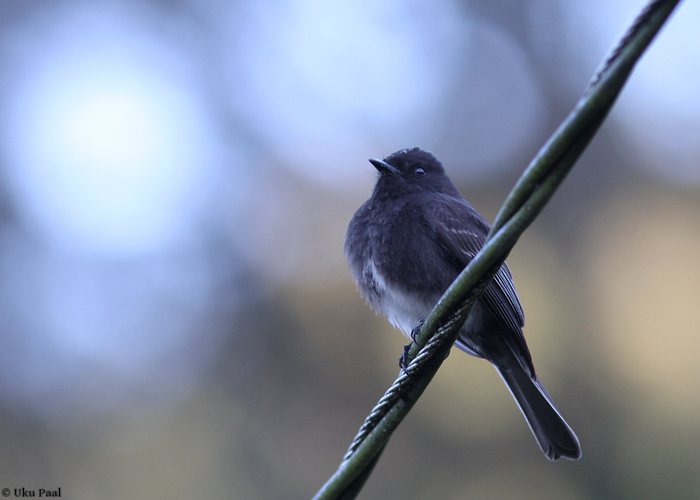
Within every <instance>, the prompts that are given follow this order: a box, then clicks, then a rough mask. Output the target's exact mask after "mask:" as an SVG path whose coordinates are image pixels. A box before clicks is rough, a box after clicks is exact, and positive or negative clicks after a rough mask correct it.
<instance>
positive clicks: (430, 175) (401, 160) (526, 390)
mask: <svg viewBox="0 0 700 500" xmlns="http://www.w3.org/2000/svg"><path fill="white" fill-rule="evenodd" d="M369 161H370V163H372V165H374V166H375V167H376V169H377V170H378V171H379V178H378V179H377V184H376V186H375V187H374V191H373V193H372V196H371V197H370V198H369V200H367V201H366V202H365V203H364V204H363V205H362V206H361V207H360V209H359V210H358V211H357V212H356V213H355V216H354V217H353V218H352V220H351V221H350V225H349V226H348V230H347V234H346V237H345V253H346V254H347V257H348V262H349V264H350V271H351V272H352V275H353V278H354V279H355V283H357V287H358V288H359V289H360V291H361V292H362V294H363V295H364V296H365V298H366V299H367V302H368V303H369V305H370V306H372V308H373V309H374V310H376V311H379V312H381V313H382V314H384V315H385V316H386V317H387V319H388V320H389V321H390V322H391V323H392V324H393V325H394V326H395V327H398V328H400V329H401V330H402V331H403V332H404V333H405V334H406V335H409V334H410V333H411V331H412V330H413V329H414V328H415V327H416V326H417V325H419V324H420V322H421V321H422V320H423V319H425V318H426V317H427V316H428V314H429V313H430V311H431V310H432V308H433V307H434V306H435V304H436V303H437V301H438V300H439V299H440V297H441V296H442V294H443V293H444V292H445V290H447V288H448V286H449V285H450V284H451V283H452V281H454V279H455V278H456V277H457V275H458V274H459V273H460V272H461V271H462V270H463V269H464V267H465V266H466V265H467V264H468V263H469V261H471V259H472V258H474V255H476V253H477V252H478V251H479V249H480V248H481V247H482V245H483V244H484V241H485V239H486V235H487V234H488V232H489V229H490V226H489V224H488V222H486V220H485V219H484V218H483V217H482V216H481V215H480V214H479V213H478V212H477V211H476V210H475V209H474V208H473V207H472V206H471V205H470V204H469V202H468V201H467V200H465V199H464V198H463V197H462V195H461V194H460V193H459V191H458V190H457V188H456V187H455V185H454V184H453V183H452V181H451V180H450V179H449V178H448V177H447V174H445V170H444V169H443V167H442V164H441V163H440V162H439V161H438V160H437V158H435V157H434V156H433V155H432V154H430V153H428V152H426V151H423V150H421V149H419V148H413V149H404V150H401V151H397V152H396V153H394V154H392V155H390V156H387V157H386V158H385V159H384V160H374V159H372V160H369ZM524 322H525V318H524V316H523V310H522V307H521V306H520V301H519V300H518V294H517V293H516V291H515V286H514V285H513V277H512V276H511V274H510V270H509V269H508V266H507V265H506V264H505V263H504V264H503V265H502V266H501V268H500V269H499V271H498V273H497V274H496V277H495V278H494V280H493V282H492V283H491V284H490V285H489V286H488V287H487V288H486V290H485V292H484V294H483V295H482V297H481V299H479V301H478V302H477V303H476V305H475V306H474V308H473V309H472V312H471V314H470V315H469V318H468V319H467V322H466V324H465V325H464V328H463V329H462V331H461V333H460V335H459V337H458V338H457V341H456V342H455V345H456V346H457V347H458V348H460V349H461V350H462V351H464V352H466V353H468V354H471V355H473V356H476V357H479V358H484V359H486V360H487V361H490V362H491V363H493V365H494V366H495V367H496V369H497V370H498V373H500V375H501V377H502V378H503V380H504V381H505V383H506V385H507V386H508V388H509V389H510V392H511V393H512V394H513V397H514V398H515V401H516V402H517V403H518V406H520V410H521V411H522V412H523V415H525V419H526V420H527V423H528V425H529V426H530V429H531V430H532V433H533V434H534V435H535V439H537V442H538V444H539V445H540V448H542V451H543V452H544V454H545V455H546V456H547V458H548V459H550V460H554V461H556V460H558V459H559V457H564V458H567V459H570V460H577V459H578V458H580V457H581V448H580V446H579V442H578V438H577V437H576V434H574V432H573V431H572V430H571V428H570V427H569V426H568V425H567V423H566V422H565V421H564V419H563V418H562V416H561V415H560V414H559V411H558V410H557V409H556V407H555V406H554V403H553V402H552V399H551V398H550V396H549V394H548V393H547V391H546V389H545V388H544V386H543V385H542V382H540V379H539V378H538V377H537V375H535V367H534V366H533V364H532V358H531V357H530V351H529V350H528V348H527V344H526V343H525V337H524V336H523V332H522V326H523V324H524Z"/></svg>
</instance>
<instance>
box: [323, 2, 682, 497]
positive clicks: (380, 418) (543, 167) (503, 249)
mask: <svg viewBox="0 0 700 500" xmlns="http://www.w3.org/2000/svg"><path fill="white" fill-rule="evenodd" d="M679 1H680V0H655V1H652V2H650V3H649V4H648V5H647V6H646V7H645V8H644V9H643V10H642V12H641V13H640V14H639V16H638V17H637V18H636V19H635V21H634V22H633V24H632V26H630V28H629V29H628V30H627V32H626V33H625V35H624V36H623V37H622V39H621V40H620V42H619V43H618V45H617V46H616V48H615V49H614V50H613V51H612V52H611V54H610V55H609V56H608V57H607V58H606V59H605V61H604V62H603V64H602V65H601V67H600V68H599V69H598V71H596V73H595V75H594V77H593V79H592V80H591V82H590V84H589V85H588V87H587V88H586V90H585V91H584V93H583V95H582V97H581V99H580V100H579V101H578V103H577V104H576V106H575V107H574V109H573V110H572V111H571V113H570V114H569V116H568V117H567V118H566V119H565V120H564V122H563V123H562V124H561V125H560V126H559V128H558V129H557V130H556V132H555V133H554V134H553V135H552V137H551V138H550V139H549V141H548V142H547V143H546V144H545V145H544V146H543V147H542V149H541V150H540V151H539V153H538V154H537V156H536V157H535V158H534V159H533V160H532V162H531V163H530V165H529V166H528V167H527V169H526V170H525V172H524V173H523V175H522V176H521V177H520V179H519V180H518V182H517V183H516V185H515V187H514V188H513V190H512V191H511V192H510V194H509V195H508V197H507V198H506V200H505V202H504V203H503V206H502V207H501V210H500V212H499V214H498V216H497V217H496V221H495V222H494V225H493V228H492V229H491V232H490V233H489V237H488V239H487V241H486V243H485V244H484V247H483V248H482V249H481V251H480V252H479V253H478V254H477V255H476V257H474V259H473V260H472V261H471V262H470V263H469V265H468V266H467V267H466V268H465V269H464V271H462V273H461V274H460V275H459V276H458V277H457V279H456V280H455V282H454V283H453V284H452V285H451V286H450V288H449V289H448V290H447V291H446V292H445V294H444V295H443V296H442V298H441V299H440V301H439V302H438V304H437V305H436V306H435V308H434V309H433V311H432V312H431V313H430V315H429V316H428V318H427V319H426V320H425V323H424V324H423V326H422V328H421V331H420V333H419V334H418V335H417V336H416V339H415V341H414V343H413V344H412V345H411V348H410V349H409V351H408V353H407V358H408V360H409V361H410V363H409V364H408V366H407V367H406V369H405V371H403V372H402V373H401V374H400V376H399V377H398V379H397V380H396V381H395V382H394V384H393V385H392V386H391V388H390V389H389V390H388V391H387V393H386V394H385V395H384V396H383V397H382V399H381V400H380V401H379V403H378V404H377V406H376V407H375V408H374V409H373V410H372V413H371V414H370V415H369V416H368V417H367V419H366V420H365V423H364V424H363V426H362V428H361V429H360V431H359V432H358V435H357V436H356V437H355V440H354V441H353V443H352V445H351V446H350V449H349V450H348V453H347V454H346V456H345V457H344V459H343V461H342V463H341V464H340V467H339V468H338V470H337V471H336V473H335V474H334V475H333V476H332V477H331V478H330V479H329V480H328V481H327V482H326V484H325V485H324V486H323V487H322V488H321V489H320V490H319V491H318V493H317V494H316V496H315V497H314V498H315V499H316V500H330V499H334V500H335V499H351V498H355V497H356V496H357V495H358V494H359V492H360V490H361V489H362V487H363V485H364V483H365V481H366V480H367V478H368V477H369V475H370V474H371V472H372V470H373V468H374V465H375V464H376V463H377V461H378V460H379V457H380V455H381V452H382V451H383V449H384V447H385V446H386V444H387V443H388V441H389V438H390V437H391V434H392V433H393V431H394V430H395V429H396V428H397V427H398V425H399V424H400V422H401V421H402V420H403V418H404V417H405V416H406V414H408V412H409V411H410V409H411V408H412V407H413V405H414V404H415V402H416V401H417V400H418V398H419V397H420V395H421V394H422V393H423V391H424V390H425V388H426V387H427V385H428V384H429V383H430V381H431V380H432V378H433V376H434V375H435V373H436V372H437V370H438V368H439V367H440V365H441V364H442V362H443V361H444V359H445V358H446V357H447V355H448V354H449V351H450V348H451V347H452V344H453V343H454V341H455V339H456V338H457V336H458V335H459V331H460V329H461V327H462V325H463V324H464V322H465V321H466V318H467V316H468V315H469V312H470V311H471V308H472V306H473V305H474V304H475V303H476V301H477V300H478V299H479V297H480V296H481V293H482V292H483V290H484V289H485V288H486V286H487V285H488V283H489V282H490V281H491V279H492V278H493V276H494V275H495V273H496V271H497V270H498V268H499V267H500V266H501V264H502V263H503V261H504V260H505V258H506V257H507V256H508V253H509V252H510V251H511V250H512V248H513V247H514V246H515V243H516V242H517V240H518V238H519V237H520V235H522V233H523V232H524V231H525V229H527V227H528V226H529V225H530V224H531V223H532V222H533V221H534V220H535V218H536V217H537V215H538V214H539V213H540V212H541V211H542V209H543V208H544V206H545V205H546V204H547V202H548V201H549V200H550V198H551V197H552V196H553V195H554V193H555V191H556V190H557V188H558V187H559V185H560V184H561V182H562V181H563V180H564V177H566V175H567V173H568V172H569V171H570V170H571V168H572V167H573V165H574V164H575V162H576V160H577V159H578V158H579V157H580V156H581V154H582V153H583V151H584V150H585V148H586V147H587V146H588V144H589V143H590V141H591V139H592V138H593V136H594V135H595V133H596V132H597V131H598V128H599V127H600V125H601V124H602V123H603V121H604V120H605V117H606V116H607V114H608V112H609V111H610V109H611V108H612V106H613V104H614V103H615V100H616V99H617V97H618V95H619V94H620V91H621V90H622V88H623V86H624V84H625V82H626V81H627V79H628V78H629V76H630V74H631V72H632V70H633V68H634V66H635V64H636V63H637V61H638V60H639V59H640V57H641V56H642V54H643V53H644V51H645V50H646V49H647V48H648V46H649V44H650V43H651V42H652V40H653V39H654V37H655V36H656V34H657V33H658V32H659V30H660V29H661V27H662V26H663V25H664V23H665V22H666V20H667V19H668V17H669V16H670V15H671V12H672V11H673V9H674V8H675V7H676V5H677V4H678V3H679Z"/></svg>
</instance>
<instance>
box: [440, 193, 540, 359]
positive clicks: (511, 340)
mask: <svg viewBox="0 0 700 500" xmlns="http://www.w3.org/2000/svg"><path fill="white" fill-rule="evenodd" d="M445 208H446V210H445ZM428 210H430V211H431V212H432V213H431V214H429V219H430V220H432V221H435V226H434V230H435V231H436V233H437V236H438V239H439V240H440V242H441V243H442V244H443V246H444V247H445V249H446V250H447V252H448V254H449V255H450V256H451V257H452V258H453V259H454V260H455V264H456V266H457V267H458V268H459V270H460V271H461V270H462V269H464V267H466V265H467V264H469V262H470V261H471V260H472V259H473V258H474V256H475V255H476V253H477V252H478V251H479V250H480V249H481V247H482V246H483V244H484V241H485V240H486V235H487V234H488V231H489V229H490V226H489V225H488V223H487V222H486V220H485V219H484V218H483V217H482V216H481V215H480V214H479V213H478V212H477V211H476V210H475V209H474V208H473V207H472V206H471V205H469V204H468V203H466V202H462V200H455V199H454V198H450V199H449V200H446V203H444V204H443V205H442V207H441V208H440V209H437V207H432V208H429V209H428ZM469 219H471V220H473V221H474V222H475V224H473V225H471V226H469V227H468V228H467V227H465V226H466V224H465V221H466V220H469ZM481 300H482V301H483V302H484V304H485V305H486V307H487V308H488V309H489V310H490V311H491V312H492V313H493V314H494V316H495V317H496V318H498V320H499V321H500V322H501V323H502V324H503V325H504V326H505V327H506V330H507V332H508V333H510V334H511V335H509V337H508V339H507V341H508V344H509V345H510V346H511V349H513V351H514V352H515V354H516V355H518V357H519V358H521V359H525V360H530V355H529V351H528V348H527V344H526V343H525V337H524V336H523V333H522V326H523V324H524V323H525V315H524V314H523V309H522V306H521V305H520V300H519V299H518V294H517V293H516V291H515V285H514V284H513V276H512V275H511V273H510V270H509V269H508V266H507V265H506V264H505V263H503V265H502V266H501V267H500V269H499V270H498V272H497V273H496V276H495V277H494V280H493V282H492V283H491V284H490V285H489V286H488V287H487V288H486V290H485V291H484V294H483V296H482V299H481ZM521 356H522V357H521ZM525 362H526V364H531V361H525Z"/></svg>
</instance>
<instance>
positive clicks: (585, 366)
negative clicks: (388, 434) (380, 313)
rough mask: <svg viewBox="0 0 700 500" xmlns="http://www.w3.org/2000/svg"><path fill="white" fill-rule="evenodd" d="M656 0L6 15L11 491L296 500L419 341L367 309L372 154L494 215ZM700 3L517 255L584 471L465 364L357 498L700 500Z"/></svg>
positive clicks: (0, 366) (641, 72) (5, 362)
mask: <svg viewBox="0 0 700 500" xmlns="http://www.w3.org/2000/svg"><path fill="white" fill-rule="evenodd" d="M641 5H642V2H639V1H619V2H607V1H604V0H594V1H592V2H574V1H564V0H558V1H557V0H555V1H551V0H549V1H548V0H531V1H528V2H517V3H515V4H513V3H512V2H507V1H495V2H494V1H490V2H485V1H482V2H480V1H468V0H431V1H430V2H422V1H409V2H398V1H390V0H387V1H385V0H379V1H377V0H372V1H368V0H361V1H356V2H343V3H335V2H323V1H321V0H267V1H260V2H243V1H233V2H230V1H220V0H206V1H193V0H178V1H172V2H163V1H151V2H136V1H129V0H113V1H102V0H98V1H87V0H57V1H51V2H48V1H35V0H29V1H27V0H21V1H20V0H5V1H3V2H0V75H2V76H1V77H0V273H1V278H0V487H9V488H19V487H25V488H29V489H38V488H55V487H61V488H62V494H63V497H65V498H71V499H93V498H96V497H99V498H102V499H105V500H108V499H122V498H153V499H158V498H163V499H165V498H167V499H189V498H236V499H239V498H240V499H251V500H256V499H277V498H309V497H311V496H312V495H313V494H314V493H315V492H316V491H317V489H318V488H319V487H320V486H321V485H322V484H323V483H324V482H325V481H326V479H327V478H328V477H329V476H330V475H331V474H332V473H333V472H334V471H335V470H336V468H337V466H338V464H339V461H340V460H341V458H342V456H343V454H344V453H345V451H346V449H347V446H348V445H349V444H350V441H351V440H352V438H353V437H354V435H355V432H356V431H357V429H358V428H359V426H360V425H361V423H362V421H363V419H364V417H365V416H366V415H367V413H368V412H369V411H370V409H371V408H372V407H373V405H374V404H375V403H376V401H377V400H378V399H379V397H380V396H381V395H382V394H383V392H384V390H385V389H386V388H387V387H388V386H389V385H390V384H391V382H392V381H393V380H394V378H395V377H396V376H397V374H398V366H397V360H398V357H399V355H400V354H401V352H402V347H403V345H404V344H405V343H406V342H407V340H406V339H405V338H403V337H402V336H401V335H400V334H399V333H398V331H395V330H393V328H392V327H391V326H390V325H389V324H388V322H387V321H386V320H384V319H383V318H381V317H376V316H375V315H374V314H373V313H372V312H371V311H370V309H369V308H368V307H367V306H366V305H365V303H364V301H363V299H362V298H361V297H360V295H359V294H358V293H357V291H356V290H355V287H354V285H353V283H352V281H351V278H350V274H349V272H348V270H347V266H346V263H345V258H344V255H343V239H344V232H345V228H346V226H347V223H348V222H349V220H350V218H351V217H352V214H353V213H354V211H355V210H356V209H357V208H358V207H359V206H360V204H361V203H362V202H364V200H365V199H366V198H367V197H368V196H369V194H370V192H371V189H372V186H373V183H374V179H375V172H374V169H373V167H372V166H371V165H370V164H369V163H368V162H367V159H368V158H370V157H384V156H386V155H388V154H390V153H392V152H394V151H396V150H398V149H401V148H405V147H412V146H420V147H423V148H425V149H428V150H430V151H432V152H434V153H435V154H436V155H437V156H438V157H439V158H440V159H441V160H442V161H443V163H444V164H445V166H446V168H447V171H448V173H449V174H450V175H451V177H452V178H453V179H454V180H455V182H456V183H457V184H458V186H459V187H460V189H461V190H462V192H463V193H464V195H465V196H466V197H467V198H468V199H469V200H470V201H471V202H472V204H473V205H475V206H476V207H477V209H479V210H480V211H481V212H482V213H483V214H484V215H485V216H486V218H487V219H489V220H493V218H494V216H495V214H496V212H497V210H498V207H499V206H500V203H501V202H502V201H503V199H504V198H505V196H506V195H507V193H508V191H509V189H510V188H511V187H512V185H513V184H514V182H515V181H516V179H517V178H518V176H519V175H520V173H521V171H522V170H523V168H524V167H525V166H526V165H527V163H528V162H529V161H530V159H531V158H532V157H533V156H534V154H535V153H536V152H537V150H538V149H539V147H540V146H541V145H542V144H543V143H544V141H545V140H546V139H547V138H548V136H549V135H550V134H551V133H552V132H553V130H554V129H555V128H556V127H557V125H558V124H559V123H560V122H561V120H562V119H563V118H564V117H565V116H566V114H567V113H568V112H569V110H570V109H571V107H572V106H573V105H574V103H575V102H576V100H577V99H578V97H579V95H580V94H581V92H582V90H583V89H584V87H585V86H586V84H587V82H588V79H589V78H590V77H591V75H592V74H593V72H594V70H595V68H596V67H597V66H598V64H599V62H600V61H601V60H602V59H603V57H604V56H605V55H606V54H607V51H608V49H609V47H610V46H611V45H612V44H613V43H614V42H615V41H616V40H617V38H618V37H619V35H620V34H621V33H622V32H623V30H624V29H626V27H627V26H628V24H629V22H630V21H631V20H632V18H633V17H634V16H635V15H636V13H637V12H638V10H639V9H640V7H641ZM699 18H700V6H699V5H698V3H697V2H686V3H685V4H682V5H681V6H680V8H679V9H678V10H677V12H676V14H675V16H674V17H673V18H672V19H671V20H670V22H669V24H668V25H667V27H666V28H665V29H664V31H662V33H661V35H660V37H659V38H658V40H657V41H656V42H655V43H654V45H653V46H652V47H651V49H650V51H649V52H648V53H647V54H646V55H645V56H644V58H643V60H642V61H641V63H640V64H639V66H638V68H637V70H636V71H635V72H634V73H633V75H632V79H631V81H630V83H629V85H628V86H627V88H626V89H625V91H624V93H623V95H622V97H621V99H620V100H619V102H618V104H617V105H616V107H615V108H614V109H613V112H612V113H611V115H610V117H609V119H608V121H607V122H606V124H605V125H604V127H603V129H602V130H601V132H600V134H599V135H598V136H597V137H596V139H595V140H594V142H593V144H592V145H591V147H590V148H589V150H588V151H587V152H586V153H585V155H584V157H583V158H582V159H581V161H580V162H579V164H578V165H577V166H576V168H575V169H574V170H573V172H572V173H571V175H570V176H569V178H568V179H567V180H566V182H565V183H564V184H563V186H562V187H561V189H560V191H559V192H558V193H557V195H556V196H555V198H554V199H553V201H552V202H551V204H550V205H549V206H548V207H547V208H546V209H545V211H544V213H543V214H542V215H541V217H540V218H539V219H538V220H537V221H536V222H535V224H534V225H533V226H532V227H531V228H530V229H529V230H528V231H527V233H526V234H525V235H524V236H523V237H522V239H521V241H520V242H519V244H518V245H517V246H516V248H515V249H514V251H513V252H512V254H511V256H510V258H509V264H510V266H511V269H512V270H513V274H514V276H515V282H516V285H517V287H518V290H519V294H520V298H521V300H522V302H523V305H524V308H525V314H526V320H527V321H526V327H525V334H526V337H527V339H528V342H529V345H530V348H531V351H532V353H533V358H534V361H535V365H536V366H537V369H538V373H539V375H540V377H541V378H542V380H543V381H544V382H545V384H546V385H547V387H548V389H549V392H550V393H551V394H552V395H553V397H554V399H555V401H556V402H557V404H558V406H559V408H560V410H561V411H562V413H563V415H564V416H565V417H566V419H567V420H568V422H569V423H570V424H571V426H572V427H573V428H574V429H575V430H576V432H577V433H578V436H579V438H580V440H581V444H582V448H583V458H582V460H581V461H579V462H566V461H564V462H562V463H556V464H553V463H549V462H548V461H547V460H546V459H545V458H544V456H543V455H542V453H541V452H540V450H539V448H538V447H537V445H536V443H535V441H534V439H533V437H532V436H531V434H530V431H529V430H528V428H527V425H526V424H525V421H524V419H523V418H522V416H521V414H520V412H519V411H518V409H517V407H516V405H515V403H514V402H513V400H512V398H511V396H510V394H509V393H508V391H507V390H506V388H505V386H504V385H503V383H502V382H501V380H500V379H499V377H498V376H497V374H496V372H495V371H494V370H493V369H492V368H491V366H490V365H489V364H488V363H486V362H484V361H482V360H477V359H475V358H472V357H470V356H467V355H465V354H463V353H461V352H458V351H455V352H454V353H453V354H452V356H450V358H449V359H448V360H447V361H446V363H445V364H444V366H443V368H442V369H441V371H440V372H439V374H438V375H437V377H436V379H435V380H434V382H433V384H432V385H431V386H430V387H429V388H428V390H427V391H426V393H425V395H424V397H423V398H422V399H421V400H420V401H419V403H418V404H417V406H416V407H415V409H414V410H413V411H412V413H411V414H410V415H409V417H408V418H407V419H406V421H405V422H404V424H403V425H402V426H401V427H400V428H399V430H398V431H397V432H396V434H395V435H394V437H393V439H392V441H391V442H390V444H389V446H388V448H387V450H386V451H385V453H384V456H383V457H382V460H381V461H380V463H379V465H378V466H377V468H376V470H375V473H374V475H373V476H372V477H371V478H370V480H369V481H368V483H367V485H366V488H365V490H364V491H363V494H362V496H361V498H365V499H386V498H402V499H404V500H408V499H418V498H445V499H463V498H479V499H502V498H514V497H515V498H521V499H535V498H538V499H539V498H568V499H609V498H616V499H625V498H634V499H656V498H697V497H698V496H700V479H699V478H700V476H698V472H697V471H698V470H700V454H699V453H698V446H697V445H698V442H700V418H698V413H699V412H700V390H699V387H698V386H699V385H700V363H698V361H697V353H698V351H699V350H700V335H699V334H700V309H699V308H698V304H700V286H699V284H700V252H699V249H700V140H698V137H699V136H700V92H698V88H700V55H699V54H700V36H698V31H697V20H698V19H699Z"/></svg>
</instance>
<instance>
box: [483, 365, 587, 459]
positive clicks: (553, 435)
mask: <svg viewBox="0 0 700 500" xmlns="http://www.w3.org/2000/svg"><path fill="white" fill-rule="evenodd" d="M496 369H497V370H498V373H500V375H501V377H502V378H503V381H504V382H505V383H506V385H507V386H508V389H510V392H511V394H513V397H514V398H515V400H516V401H517V403H518V406H520V410H521V411H522V412H523V415H525V419H526V420H527V423H528V425H529V426H530V430H532V433H533V434H534V435H535V439H537V443H538V444H539V445H540V448H542V451H543V452H544V454H545V455H546V456H547V458H548V459H550V460H552V461H557V460H559V458H560V457H563V458H566V459H568V460H578V459H579V458H581V447H580V445H579V442H578V438H577V437H576V434H574V431H572V430H571V427H569V425H568V424H567V423H566V422H565V421H564V419H563V418H562V416H561V415H560V414H559V411H558V410H557V408H556V407H555V406H554V403H553V402H552V398H551V397H550V396H549V394H548V393H547V390H546V389H545V388H544V386H543V385H542V382H540V379H539V378H537V376H535V378H534V379H532V378H530V376H529V375H528V374H527V373H525V371H524V370H523V368H522V367H521V366H520V365H519V364H518V363H515V364H514V366H512V367H511V369H509V370H505V369H501V368H498V367H497V368H496Z"/></svg>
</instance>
